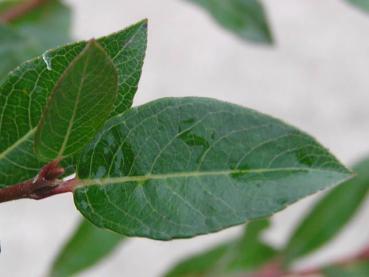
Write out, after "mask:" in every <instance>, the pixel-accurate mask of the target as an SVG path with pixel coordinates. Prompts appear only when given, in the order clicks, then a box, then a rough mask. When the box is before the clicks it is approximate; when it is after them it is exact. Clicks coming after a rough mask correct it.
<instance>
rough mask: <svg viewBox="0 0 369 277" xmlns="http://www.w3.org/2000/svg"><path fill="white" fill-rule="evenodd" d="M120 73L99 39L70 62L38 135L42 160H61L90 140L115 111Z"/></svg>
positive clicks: (53, 93)
mask: <svg viewBox="0 0 369 277" xmlns="http://www.w3.org/2000/svg"><path fill="white" fill-rule="evenodd" d="M117 91H118V73H117V70H116V68H115V66H114V64H113V61H112V59H111V58H110V57H109V56H108V55H107V54H106V52H105V50H104V49H103V48H102V47H101V46H100V45H99V44H98V43H97V42H96V41H94V40H93V41H90V42H89V43H88V44H87V46H86V48H85V49H84V50H83V51H82V52H81V53H80V54H79V55H78V56H77V57H76V58H75V59H74V60H73V61H72V62H71V63H70V65H69V67H68V68H67V69H66V70H65V71H64V73H63V75H62V76H61V77H60V79H59V81H58V82H57V84H56V86H55V88H54V89H53V92H52V93H51V96H50V99H49V101H48V103H47V106H46V108H45V112H44V114H43V116H42V118H41V120H40V123H39V125H38V127H37V130H36V136H35V152H36V155H37V156H38V158H39V159H40V160H45V161H52V160H55V159H62V158H65V157H66V156H70V155H72V154H74V153H76V152H78V151H79V150H80V149H81V148H82V147H83V146H85V145H86V144H87V143H88V142H90V141H91V140H92V139H93V137H94V136H95V135H96V133H97V131H98V130H99V129H100V127H101V126H102V125H103V124H104V123H105V121H106V119H107V118H108V116H109V115H110V113H111V112H112V110H113V105H114V102H115V99H116V98H117Z"/></svg>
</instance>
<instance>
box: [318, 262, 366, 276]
mask: <svg viewBox="0 0 369 277" xmlns="http://www.w3.org/2000/svg"><path fill="white" fill-rule="evenodd" d="M323 276H325V277H368V276H369V262H368V261H364V262H357V263H353V264H349V265H335V266H331V267H327V268H325V269H324V270H323Z"/></svg>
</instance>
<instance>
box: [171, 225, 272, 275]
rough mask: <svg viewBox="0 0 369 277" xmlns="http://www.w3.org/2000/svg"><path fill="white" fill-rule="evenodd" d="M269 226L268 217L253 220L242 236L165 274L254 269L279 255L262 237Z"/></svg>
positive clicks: (183, 262)
mask: <svg viewBox="0 0 369 277" xmlns="http://www.w3.org/2000/svg"><path fill="white" fill-rule="evenodd" d="M267 227H269V222H268V221H267V220H259V221H254V222H251V223H249V224H248V225H247V227H246V231H245V234H244V236H242V237H241V238H239V239H236V240H234V241H232V242H228V243H224V244H222V245H219V246H216V247H215V248H212V249H210V250H208V251H206V252H205V253H202V254H199V255H196V256H194V257H192V258H189V259H187V260H185V261H182V262H181V263H179V264H178V265H176V266H175V267H174V268H173V269H172V270H171V271H170V272H168V273H167V274H166V276H167V277H190V276H230V275H231V274H234V273H247V272H252V271H254V270H256V269H257V268H258V267H260V266H261V265H263V264H264V263H266V262H267V261H269V260H270V259H272V258H273V257H274V256H275V254H276V251H275V250H274V249H273V248H271V247H270V246H268V245H266V244H265V243H263V242H261V240H260V235H261V233H262V231H264V230H265V229H266V228H267Z"/></svg>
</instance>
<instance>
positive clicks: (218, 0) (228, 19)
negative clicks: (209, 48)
mask: <svg viewBox="0 0 369 277" xmlns="http://www.w3.org/2000/svg"><path fill="white" fill-rule="evenodd" d="M190 1H191V2H194V3H197V4H199V5H200V6H201V7H203V8H204V9H206V10H207V11H208V12H209V13H210V14H211V15H212V16H213V18H214V19H215V20H216V21H217V22H218V23H219V24H220V25H222V26H223V27H224V28H226V29H228V30H230V31H232V32H233V33H235V34H236V35H238V36H239V37H240V38H242V39H246V40H249V41H252V42H256V43H267V44H270V43H272V42H273V38H272V34H271V31H270V29H269V26H268V23H267V18H266V15H265V12H264V9H263V6H262V4H261V3H260V1H259V0H226V1H225V0H190Z"/></svg>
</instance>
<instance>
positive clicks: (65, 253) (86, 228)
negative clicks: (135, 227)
mask: <svg viewBox="0 0 369 277" xmlns="http://www.w3.org/2000/svg"><path fill="white" fill-rule="evenodd" d="M123 240H124V237H123V236H121V235H118V234H115V233H113V232H111V231H108V230H103V229H99V228H97V227H95V226H94V225H92V224H91V223H90V222H88V221H87V220H83V221H82V222H81V224H80V225H79V226H78V228H77V229H76V231H75V232H74V234H73V235H72V236H71V238H70V239H69V240H68V242H67V243H66V245H65V246H64V247H63V249H62V250H61V252H60V253H59V254H58V256H57V257H56V259H55V261H54V264H53V266H52V269H51V271H50V274H49V276H51V277H69V276H72V275H74V274H76V273H79V272H82V271H84V270H86V269H88V268H89V267H92V266H94V265H96V264H97V263H98V262H100V261H101V260H102V259H103V258H105V257H106V256H108V255H109V254H111V253H112V252H113V250H114V249H115V248H116V247H117V246H118V245H119V243H121V242H122V241H123Z"/></svg>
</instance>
